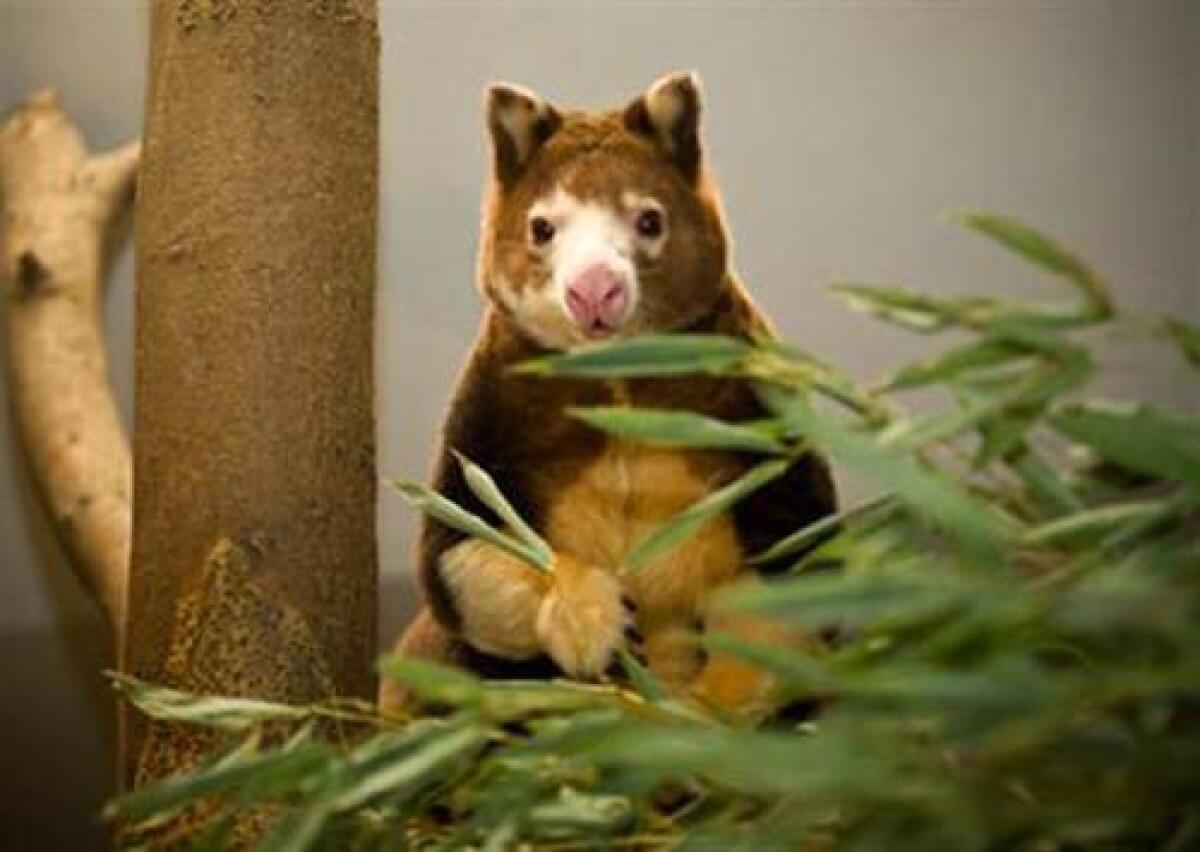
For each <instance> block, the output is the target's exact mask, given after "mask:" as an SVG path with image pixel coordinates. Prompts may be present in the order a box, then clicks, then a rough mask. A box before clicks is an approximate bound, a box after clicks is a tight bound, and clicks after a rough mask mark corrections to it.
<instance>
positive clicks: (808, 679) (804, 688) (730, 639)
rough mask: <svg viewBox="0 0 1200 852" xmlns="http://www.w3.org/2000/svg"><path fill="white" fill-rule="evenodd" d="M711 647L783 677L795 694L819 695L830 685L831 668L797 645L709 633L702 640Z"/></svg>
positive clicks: (708, 647)
mask: <svg viewBox="0 0 1200 852" xmlns="http://www.w3.org/2000/svg"><path fill="white" fill-rule="evenodd" d="M703 644H704V647H705V648H707V649H708V650H709V651H718V652H722V653H726V654H732V655H733V656H735V657H740V658H741V659H743V660H746V661H747V662H749V663H753V664H754V665H755V666H758V667H759V668H760V669H763V670H765V671H768V672H772V673H774V674H775V675H777V676H778V677H779V678H781V679H782V681H783V683H784V685H785V686H786V687H787V688H788V692H789V694H790V695H791V696H792V697H796V696H798V695H813V696H815V695H817V694H818V693H821V692H824V691H826V690H828V689H829V688H830V686H831V683H830V676H829V672H828V671H827V670H826V669H825V667H824V666H822V665H820V664H819V663H818V662H817V661H816V660H814V659H813V658H812V657H810V656H809V655H807V654H805V653H802V652H801V651H799V650H796V649H794V648H777V647H774V646H772V645H764V644H761V643H759V642H748V641H746V640H745V639H742V638H740V637H738V636H733V635H731V634H728V633H707V634H705V636H704V640H703Z"/></svg>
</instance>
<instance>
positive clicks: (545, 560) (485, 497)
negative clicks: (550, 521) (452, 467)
mask: <svg viewBox="0 0 1200 852" xmlns="http://www.w3.org/2000/svg"><path fill="white" fill-rule="evenodd" d="M453 452H454V457H455V458H456V459H458V463H459V465H460V466H461V467H462V471H463V477H464V478H465V479H466V480H467V486H468V487H469V488H470V489H471V492H472V493H473V494H474V495H475V496H476V497H478V498H479V499H480V500H481V501H482V502H483V504H484V505H485V506H487V507H488V508H489V509H491V510H492V511H493V512H495V513H496V516H497V517H498V518H500V520H501V521H503V522H504V523H505V524H507V525H508V527H509V529H511V530H512V531H513V532H514V533H515V534H516V536H517V537H518V538H519V539H521V541H522V542H524V543H525V545H526V546H527V547H528V548H529V549H530V550H531V551H533V552H534V553H536V554H537V556H538V560H539V562H538V565H539V567H541V568H543V569H545V570H549V568H550V563H551V560H552V559H553V558H554V554H553V552H552V551H551V549H550V545H549V544H547V543H546V540H545V539H544V538H542V537H541V536H540V535H538V534H537V533H536V532H535V531H534V529H533V527H531V526H529V524H527V523H526V522H525V519H524V518H522V517H521V514H520V513H519V512H518V511H517V510H516V509H515V508H513V505H512V504H511V503H509V502H508V499H507V498H506V497H505V496H504V494H503V493H501V491H500V488H499V486H497V485H496V481H495V480H494V479H492V477H491V476H490V475H488V472H487V471H485V470H484V469H483V468H481V467H480V466H479V465H477V464H475V463H474V462H473V461H471V460H470V459H469V458H467V457H466V456H464V455H463V454H462V453H460V452H459V451H458V450H454V451H453Z"/></svg>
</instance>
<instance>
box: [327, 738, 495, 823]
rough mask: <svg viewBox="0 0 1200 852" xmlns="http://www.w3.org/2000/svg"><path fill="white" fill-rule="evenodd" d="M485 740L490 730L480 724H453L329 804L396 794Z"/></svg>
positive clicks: (350, 805) (339, 806) (357, 803)
mask: <svg viewBox="0 0 1200 852" xmlns="http://www.w3.org/2000/svg"><path fill="white" fill-rule="evenodd" d="M486 741H487V731H486V730H484V729H483V728H481V727H479V726H477V725H465V726H463V727H461V728H457V729H455V728H450V729H448V730H447V731H445V732H444V733H442V734H441V735H440V736H436V737H431V738H430V739H429V740H428V741H426V742H425V743H423V744H422V745H421V746H420V747H418V748H417V749H416V750H414V751H413V752H412V753H411V754H409V755H407V756H405V757H404V758H402V759H400V760H396V761H392V762H390V763H387V764H385V765H384V766H383V767H382V768H381V769H379V770H378V771H376V772H371V773H369V774H367V775H365V776H364V777H362V778H360V779H358V780H357V781H356V782H355V783H354V784H353V785H351V786H349V787H347V788H345V789H343V790H342V791H341V792H339V793H338V795H337V796H336V797H334V798H333V799H332V800H331V802H330V808H331V809H333V810H336V811H346V810H351V809H354V808H359V807H362V806H363V805H365V804H366V803H367V802H370V801H371V800H373V799H375V798H376V797H378V796H381V795H383V794H385V793H393V794H394V793H396V792H397V791H399V790H401V789H402V788H405V787H411V786H412V785H416V784H418V783H420V782H421V781H422V780H423V779H425V778H426V777H427V776H428V775H430V774H431V773H433V772H435V771H436V770H438V769H439V768H440V767H442V766H444V765H445V764H448V763H450V762H453V761H458V760H461V759H464V758H467V757H469V756H471V755H473V754H475V753H476V752H478V751H479V749H481V748H482V747H483V744H484V743H485V742H486Z"/></svg>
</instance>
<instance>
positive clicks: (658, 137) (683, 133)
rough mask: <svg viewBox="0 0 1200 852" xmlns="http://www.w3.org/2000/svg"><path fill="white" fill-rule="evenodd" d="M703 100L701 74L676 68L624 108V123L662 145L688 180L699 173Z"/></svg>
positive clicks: (693, 178) (635, 131)
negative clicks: (701, 107) (701, 102)
mask: <svg viewBox="0 0 1200 852" xmlns="http://www.w3.org/2000/svg"><path fill="white" fill-rule="evenodd" d="M700 100H701V97H700V77H699V76H698V75H697V74H696V73H695V72H692V71H677V72H675V73H674V74H668V75H667V76H665V77H662V78H661V79H659V80H658V81H656V82H655V83H654V84H653V85H652V86H650V88H649V89H647V90H646V91H645V92H644V93H643V94H642V95H640V96H639V97H638V98H636V99H635V100H634V101H633V103H631V104H630V105H629V106H627V107H626V108H625V126H626V127H628V128H629V129H630V130H632V131H633V132H634V133H641V134H643V135H645V136H649V137H650V138H651V139H653V140H654V141H655V142H657V143H658V144H659V145H661V146H662V147H663V149H664V150H665V151H666V152H667V154H669V155H670V157H671V159H672V160H674V162H675V164H676V165H677V166H679V169H680V171H682V172H683V173H684V175H685V176H686V177H687V178H688V179H689V180H695V178H696V177H697V175H699V173H700Z"/></svg>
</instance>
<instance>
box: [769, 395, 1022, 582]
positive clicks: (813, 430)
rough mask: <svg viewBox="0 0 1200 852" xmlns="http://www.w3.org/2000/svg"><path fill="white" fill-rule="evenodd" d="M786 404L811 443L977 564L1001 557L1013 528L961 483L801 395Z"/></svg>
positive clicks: (992, 562)
mask: <svg viewBox="0 0 1200 852" xmlns="http://www.w3.org/2000/svg"><path fill="white" fill-rule="evenodd" d="M790 404H791V408H792V411H791V414H790V417H791V418H792V419H794V421H795V422H797V423H799V424H802V426H803V430H804V431H803V434H804V436H805V437H806V438H808V440H809V441H810V442H811V443H812V445H813V446H814V447H815V448H817V449H819V450H823V451H825V452H827V453H828V454H829V455H830V456H832V457H833V458H834V459H835V460H836V461H840V462H841V463H843V464H845V465H846V466H847V467H849V468H851V469H853V470H856V471H858V472H859V473H861V474H863V475H864V476H868V477H871V478H873V479H874V480H875V481H877V482H879V483H881V484H882V485H884V486H885V487H886V488H888V489H890V490H891V491H893V492H894V493H895V494H896V496H897V497H898V498H899V499H901V500H902V501H903V502H904V503H905V504H907V505H908V506H909V507H910V508H911V509H912V511H913V512H914V513H916V514H917V515H918V516H920V517H924V518H928V519H929V520H930V521H932V522H933V523H935V524H936V525H937V526H938V527H940V528H941V529H943V530H945V531H946V532H947V533H949V534H950V535H952V536H954V537H955V538H957V539H958V540H959V541H960V542H961V543H962V544H963V545H964V546H966V547H967V548H968V549H969V550H970V551H971V552H972V553H973V554H974V556H975V558H976V559H977V560H979V561H980V562H981V563H983V564H994V563H995V562H997V561H1000V560H1002V559H1003V556H1004V554H1005V553H1006V552H1007V550H1008V548H1009V546H1010V544H1011V540H1012V536H1011V530H1010V529H1009V528H1008V526H1007V525H1006V524H1005V523H1004V522H1003V520H1002V517H1001V516H1000V515H998V514H996V513H995V512H993V511H991V510H990V509H988V508H987V507H985V506H983V505H982V504H980V503H979V502H978V501H977V500H976V499H975V498H974V497H972V496H971V494H970V493H969V492H968V491H967V490H966V489H965V488H963V487H962V486H961V485H960V484H959V483H957V482H955V481H954V480H952V479H951V478H950V477H948V476H947V475H946V474H944V473H942V472H940V471H937V470H934V469H932V468H929V467H927V466H925V465H924V464H922V463H921V462H919V461H918V460H917V459H916V458H914V457H913V456H912V455H909V454H907V453H899V452H896V451H895V450H890V449H888V448H887V447H885V446H881V445H880V444H878V443H877V442H876V441H875V440H874V439H873V438H872V436H871V435H870V434H869V433H864V432H861V431H857V430H854V429H851V428H847V427H846V426H845V425H844V424H842V423H840V422H838V421H836V420H833V419H832V418H829V417H827V416H825V415H822V414H818V413H817V411H816V410H815V409H814V408H812V406H811V405H810V404H809V403H808V401H807V400H805V399H804V398H803V397H801V396H800V395H795V396H794V398H793V399H792V400H791V403H790Z"/></svg>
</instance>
